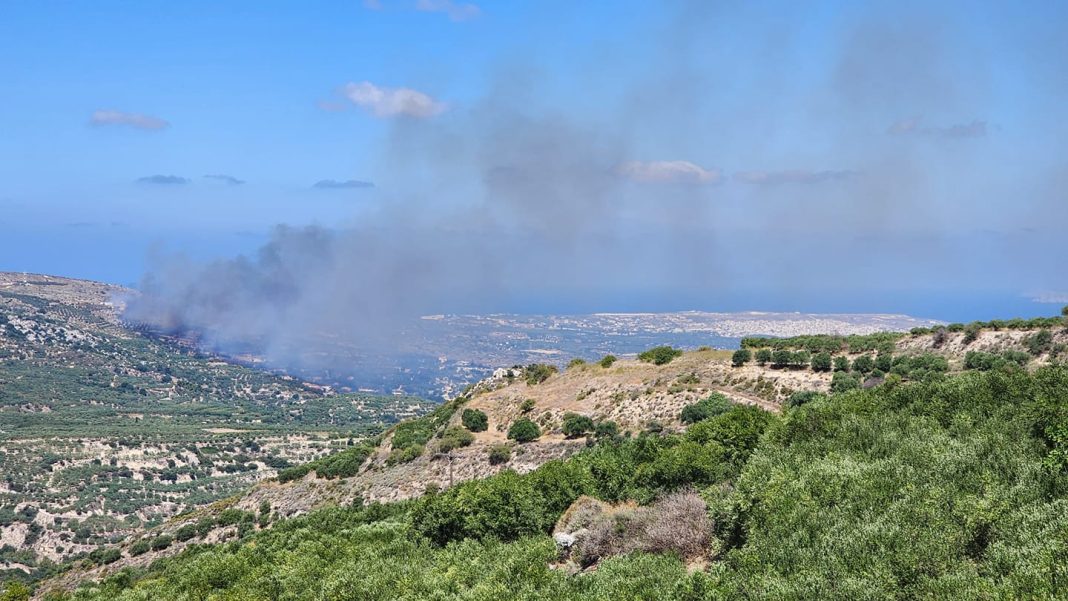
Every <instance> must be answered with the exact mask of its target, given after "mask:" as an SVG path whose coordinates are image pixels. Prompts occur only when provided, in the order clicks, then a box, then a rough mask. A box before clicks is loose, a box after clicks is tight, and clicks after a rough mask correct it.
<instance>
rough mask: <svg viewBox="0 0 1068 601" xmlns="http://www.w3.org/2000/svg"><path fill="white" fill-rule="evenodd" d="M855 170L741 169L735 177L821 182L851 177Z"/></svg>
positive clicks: (749, 180) (752, 180)
mask: <svg viewBox="0 0 1068 601" xmlns="http://www.w3.org/2000/svg"><path fill="white" fill-rule="evenodd" d="M855 175H856V172H855V171H811V170H809V169H787V170H785V171H739V172H738V173H735V174H734V179H735V180H737V181H740V182H742V183H745V184H756V185H777V184H818V183H821V182H829V181H838V180H844V179H849V178H851V177H853V176H855Z"/></svg>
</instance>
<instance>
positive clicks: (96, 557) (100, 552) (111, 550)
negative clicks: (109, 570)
mask: <svg viewBox="0 0 1068 601" xmlns="http://www.w3.org/2000/svg"><path fill="white" fill-rule="evenodd" d="M120 558H122V553H121V552H120V551H119V550H118V549H116V548H115V547H105V548H102V549H94V550H93V551H91V552H90V553H89V560H90V561H92V562H93V563H95V564H97V565H101V566H105V565H108V564H111V563H115V562H116V561H118V560H119V559H120Z"/></svg>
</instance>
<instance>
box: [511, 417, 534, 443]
mask: <svg viewBox="0 0 1068 601" xmlns="http://www.w3.org/2000/svg"><path fill="white" fill-rule="evenodd" d="M539 436H541V428H539V427H538V424H535V423H534V422H532V421H530V420H529V419H527V418H525V417H524V418H521V419H517V420H516V421H515V423H513V424H512V427H511V428H508V439H509V440H514V441H516V442H519V443H523V442H530V441H532V440H537V439H538V437H539Z"/></svg>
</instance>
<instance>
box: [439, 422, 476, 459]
mask: <svg viewBox="0 0 1068 601" xmlns="http://www.w3.org/2000/svg"><path fill="white" fill-rule="evenodd" d="M473 442H475V435H474V434H472V433H470V432H468V431H467V430H465V429H464V428H461V427H459V426H452V427H451V428H446V429H445V431H444V432H442V434H441V440H440V441H439V442H438V451H439V452H441V453H448V452H450V451H452V450H454V449H459V448H460V447H466V446H469V445H470V444H471V443H473Z"/></svg>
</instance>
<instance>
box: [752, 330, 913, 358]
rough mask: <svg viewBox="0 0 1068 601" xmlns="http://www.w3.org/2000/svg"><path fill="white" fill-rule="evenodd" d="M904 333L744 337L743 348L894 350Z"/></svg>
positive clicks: (812, 351)
mask: <svg viewBox="0 0 1068 601" xmlns="http://www.w3.org/2000/svg"><path fill="white" fill-rule="evenodd" d="M903 336H904V334H902V333H899V332H879V333H876V334H868V335H864V336H861V335H854V336H833V335H827V334H819V335H812V336H794V337H792V338H761V337H749V338H742V343H741V344H742V348H749V349H762V348H770V349H773V350H774V349H787V350H796V349H803V350H807V351H809V352H811V353H820V352H828V353H831V354H835V353H843V352H847V353H866V352H871V351H893V350H894V344H895V343H896V342H897V341H898V340H900V339H901V338H902V337H903Z"/></svg>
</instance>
